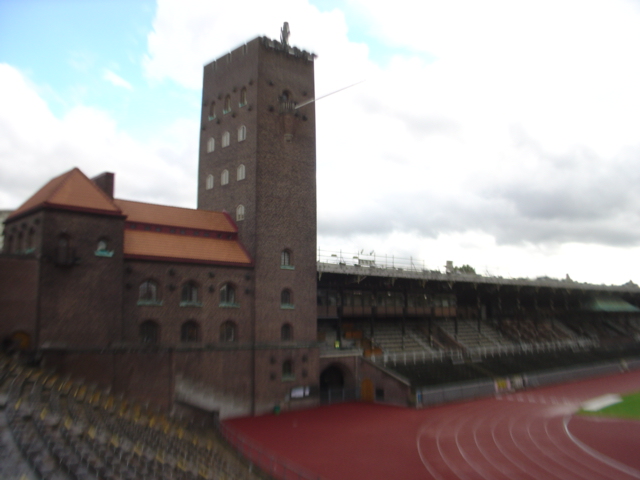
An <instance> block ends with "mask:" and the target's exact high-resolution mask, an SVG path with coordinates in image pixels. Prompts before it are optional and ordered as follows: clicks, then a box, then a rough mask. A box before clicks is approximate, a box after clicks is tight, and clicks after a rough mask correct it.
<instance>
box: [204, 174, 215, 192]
mask: <svg viewBox="0 0 640 480" xmlns="http://www.w3.org/2000/svg"><path fill="white" fill-rule="evenodd" d="M213 178H214V177H213V175H211V174H209V175H207V183H206V188H207V190H211V189H212V188H213Z"/></svg>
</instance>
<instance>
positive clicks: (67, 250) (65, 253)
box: [16, 234, 75, 266]
mask: <svg viewBox="0 0 640 480" xmlns="http://www.w3.org/2000/svg"><path fill="white" fill-rule="evenodd" d="M21 240H22V239H20V238H19V239H18V243H17V245H16V248H17V249H20V248H21V247H22V242H21ZM74 262H75V251H74V249H73V248H72V247H71V240H70V238H69V237H68V236H67V235H64V234H63V235H60V236H59V237H58V249H57V251H56V259H55V263H56V264H57V265H61V266H69V265H73V264H74Z"/></svg>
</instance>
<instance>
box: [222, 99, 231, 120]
mask: <svg viewBox="0 0 640 480" xmlns="http://www.w3.org/2000/svg"><path fill="white" fill-rule="evenodd" d="M230 111H231V95H227V96H226V97H224V107H223V109H222V113H223V114H225V115H226V114H227V113H229V112H230Z"/></svg>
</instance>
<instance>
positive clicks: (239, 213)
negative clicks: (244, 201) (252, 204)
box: [236, 205, 244, 222]
mask: <svg viewBox="0 0 640 480" xmlns="http://www.w3.org/2000/svg"><path fill="white" fill-rule="evenodd" d="M242 220H244V205H238V206H237V207H236V222H241V221H242Z"/></svg>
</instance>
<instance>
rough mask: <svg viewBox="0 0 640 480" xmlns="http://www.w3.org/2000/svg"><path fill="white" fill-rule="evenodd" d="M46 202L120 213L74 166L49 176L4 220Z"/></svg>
mask: <svg viewBox="0 0 640 480" xmlns="http://www.w3.org/2000/svg"><path fill="white" fill-rule="evenodd" d="M47 206H51V207H59V208H64V209H71V210H84V211H90V212H94V213H103V214H111V215H119V214H120V213H121V212H120V209H119V208H118V207H117V206H116V205H115V204H114V203H113V200H112V199H111V198H110V197H109V196H108V195H107V194H106V193H104V192H103V191H102V190H100V188H98V186H97V185H96V184H95V183H93V182H92V181H91V180H90V179H88V178H87V177H86V176H85V174H84V173H82V172H81V171H80V170H79V169H78V168H74V169H73V170H70V171H68V172H67V173H63V174H62V175H60V176H58V177H56V178H54V179H52V180H50V181H49V182H48V183H47V184H46V185H45V186H44V187H42V188H41V189H40V190H38V191H37V192H36V193H35V194H34V195H33V196H32V197H31V198H29V200H27V201H26V202H24V203H23V204H22V205H21V206H20V207H18V209H17V210H15V211H14V212H13V213H12V214H11V215H9V217H8V218H7V220H10V219H12V218H15V217H18V216H20V215H22V214H24V213H27V212H29V211H31V210H35V209H37V208H41V207H47Z"/></svg>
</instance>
